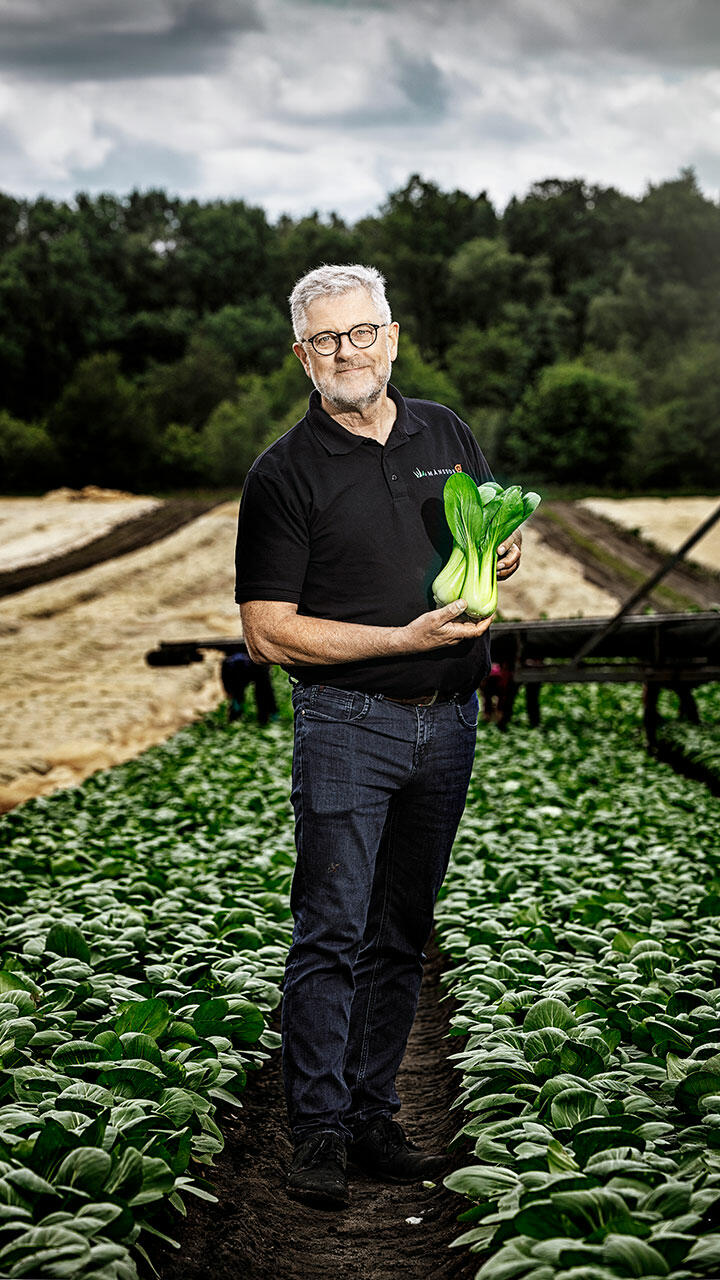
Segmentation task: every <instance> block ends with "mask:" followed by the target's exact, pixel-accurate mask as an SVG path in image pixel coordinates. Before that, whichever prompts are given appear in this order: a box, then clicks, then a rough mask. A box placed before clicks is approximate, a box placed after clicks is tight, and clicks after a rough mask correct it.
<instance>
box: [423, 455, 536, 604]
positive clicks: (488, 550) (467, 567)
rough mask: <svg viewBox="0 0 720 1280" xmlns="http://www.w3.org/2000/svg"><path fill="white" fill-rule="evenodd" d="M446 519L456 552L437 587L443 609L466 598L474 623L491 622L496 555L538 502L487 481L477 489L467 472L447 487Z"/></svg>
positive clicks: (512, 488)
mask: <svg viewBox="0 0 720 1280" xmlns="http://www.w3.org/2000/svg"><path fill="white" fill-rule="evenodd" d="M443 498H444V503H445V518H446V519H447V522H448V526H449V528H450V532H451V533H452V536H453V549H452V553H451V555H450V559H449V560H448V562H447V564H446V565H445V567H444V568H443V569H442V570H441V571H440V573H439V574H438V576H437V577H436V579H435V581H434V582H433V588H432V589H433V595H434V597H435V602H436V604H438V605H439V606H442V605H446V604H451V603H452V602H453V600H460V599H463V600H464V601H465V603H466V605H467V613H468V616H469V617H471V618H487V617H489V616H490V614H492V613H494V612H495V610H496V608H497V550H498V547H499V546H501V545H502V543H503V542H504V541H505V540H506V539H507V538H509V537H510V534H511V533H514V531H515V530H516V529H517V528H518V526H519V525H521V524H522V523H523V521H524V520H527V518H528V516H530V515H532V513H533V511H534V510H535V508H536V507H537V505H538V503H539V502H540V496H539V494H537V493H526V494H525V495H524V496H523V494H522V490H521V489H520V487H519V485H511V486H510V488H508V489H502V488H501V486H500V485H499V484H497V483H496V482H495V481H492V480H491V481H486V483H485V484H482V485H481V486H480V488H479V489H478V486H477V485H476V484H475V481H474V480H473V479H472V478H471V477H470V476H468V475H466V474H465V472H463V471H459V472H455V473H454V474H453V475H451V476H450V477H449V478H448V480H447V481H446V484H445V490H444V494H443Z"/></svg>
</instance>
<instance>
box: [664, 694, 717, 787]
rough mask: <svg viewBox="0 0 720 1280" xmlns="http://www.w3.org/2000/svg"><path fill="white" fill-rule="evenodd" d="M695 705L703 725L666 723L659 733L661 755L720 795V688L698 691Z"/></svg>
mask: <svg viewBox="0 0 720 1280" xmlns="http://www.w3.org/2000/svg"><path fill="white" fill-rule="evenodd" d="M696 702H697V704H698V710H699V713H700V724H690V723H689V722H688V721H687V720H676V719H666V720H664V722H663V723H662V725H661V726H660V729H659V731H658V744H659V746H660V750H661V752H663V750H665V752H666V753H667V755H668V757H669V758H671V759H674V760H675V759H677V760H678V761H682V762H684V763H685V764H686V765H689V766H690V768H691V769H692V770H694V771H695V773H696V774H697V776H698V777H700V778H701V779H703V780H704V781H707V783H708V785H709V786H711V787H712V789H713V790H714V791H715V792H716V793H717V792H720V688H719V687H718V686H717V685H709V686H706V687H705V688H702V689H700V690H698V692H697V693H696Z"/></svg>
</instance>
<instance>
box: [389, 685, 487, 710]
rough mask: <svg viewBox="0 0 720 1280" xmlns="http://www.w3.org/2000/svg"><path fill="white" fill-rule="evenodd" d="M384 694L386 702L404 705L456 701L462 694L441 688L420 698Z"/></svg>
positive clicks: (413, 705) (411, 705) (418, 705)
mask: <svg viewBox="0 0 720 1280" xmlns="http://www.w3.org/2000/svg"><path fill="white" fill-rule="evenodd" d="M382 696H383V698H384V699H385V701H386V702H399V703H400V704H401V705H402V706H404V707H432V706H435V704H436V703H438V702H455V700H456V699H459V698H460V696H461V695H460V694H457V693H441V692H440V690H439V689H433V691H432V693H423V694H422V695H421V696H420V697H419V698H393V697H391V696H390V694H389V693H384V694H383V695H382ZM469 696H470V695H469V694H468V697H469ZM465 701H467V699H465Z"/></svg>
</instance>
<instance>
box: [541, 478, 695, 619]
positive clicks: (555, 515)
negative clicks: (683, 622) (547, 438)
mask: <svg viewBox="0 0 720 1280" xmlns="http://www.w3.org/2000/svg"><path fill="white" fill-rule="evenodd" d="M678 501H681V500H680V499H679V500H678ZM533 527H534V530H535V532H536V533H537V534H539V535H540V537H541V538H542V540H543V541H544V542H545V543H546V545H547V546H548V547H550V548H551V549H552V550H553V551H555V552H558V553H560V554H563V555H565V556H566V557H569V558H571V559H572V558H574V559H576V560H577V561H579V562H580V564H581V565H582V566H583V572H584V574H585V577H586V578H587V579H588V580H589V581H590V582H592V583H594V584H595V585H596V586H598V587H600V588H601V589H602V590H604V591H607V592H609V593H610V594H611V595H613V596H615V598H616V600H617V601H618V602H619V603H622V602H623V601H625V600H626V599H628V597H629V596H630V595H631V594H632V593H633V592H634V591H635V590H637V589H638V588H639V587H640V586H641V585H642V584H643V582H645V581H646V580H647V579H648V578H649V577H650V576H651V575H652V574H653V573H655V571H656V570H657V569H659V568H660V566H661V565H662V564H663V563H664V561H665V560H666V559H667V556H666V554H665V553H664V552H662V551H660V550H658V549H657V548H656V547H653V546H652V545H651V544H650V543H647V542H645V541H644V540H643V539H642V538H640V537H638V536H637V535H636V534H635V533H634V532H632V531H630V530H629V529H621V528H619V527H618V526H617V525H616V524H614V523H613V522H612V520H609V519H608V518H607V517H606V516H601V515H598V514H597V513H596V512H595V511H592V510H590V509H588V507H586V506H581V505H580V504H579V503H577V502H549V503H546V504H544V505H543V507H542V509H541V510H540V511H538V512H537V513H536V514H535V515H534V516H533ZM647 600H648V602H649V603H650V604H651V605H652V607H653V609H655V610H656V611H657V612H659V613H682V612H684V611H685V610H687V609H693V608H700V609H711V608H713V606H715V605H717V603H718V601H720V576H719V575H718V573H717V572H713V571H712V570H710V569H705V568H702V567H701V566H699V565H695V564H688V563H685V562H684V561H681V562H680V563H679V564H678V565H676V566H675V568H673V569H671V570H670V572H669V573H667V574H666V575H665V576H664V577H663V578H662V580H661V581H660V582H659V583H658V585H657V587H655V588H654V590H653V591H652V592H651V593H650V595H649V596H648V597H647Z"/></svg>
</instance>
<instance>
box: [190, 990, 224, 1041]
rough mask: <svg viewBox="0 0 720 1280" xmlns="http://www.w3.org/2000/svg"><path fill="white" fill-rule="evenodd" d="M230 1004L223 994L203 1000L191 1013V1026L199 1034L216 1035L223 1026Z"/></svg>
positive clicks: (203, 1035)
mask: <svg viewBox="0 0 720 1280" xmlns="http://www.w3.org/2000/svg"><path fill="white" fill-rule="evenodd" d="M229 1010H230V1005H229V1004H228V1002H227V1000H226V999H225V998H224V997H223V996H218V997H215V998H214V999H212V1000H204V1001H203V1003H202V1004H200V1005H198V1007H197V1009H196V1010H195V1012H194V1013H193V1018H192V1020H193V1027H194V1029H195V1031H197V1033H198V1035H199V1036H202V1037H206V1036H212V1035H217V1034H218V1033H220V1032H221V1031H222V1029H223V1027H224V1026H225V1022H226V1019H227V1017H228V1013H229Z"/></svg>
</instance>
